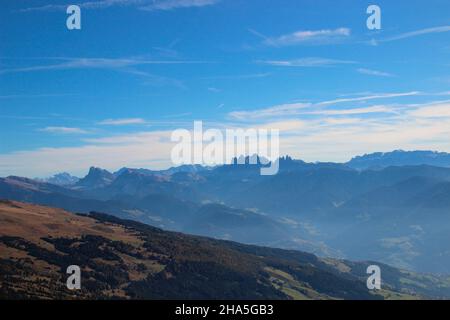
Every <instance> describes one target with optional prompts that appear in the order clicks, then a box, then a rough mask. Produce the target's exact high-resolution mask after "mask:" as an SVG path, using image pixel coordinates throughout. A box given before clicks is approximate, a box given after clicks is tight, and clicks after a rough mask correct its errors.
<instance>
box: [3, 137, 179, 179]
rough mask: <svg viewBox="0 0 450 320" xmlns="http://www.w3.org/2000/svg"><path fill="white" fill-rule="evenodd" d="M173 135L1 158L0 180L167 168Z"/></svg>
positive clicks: (115, 139)
mask: <svg viewBox="0 0 450 320" xmlns="http://www.w3.org/2000/svg"><path fill="white" fill-rule="evenodd" d="M170 133H171V131H154V132H141V133H137V134H134V135H126V136H117V137H110V138H105V139H104V141H103V143H102V142H100V140H99V141H97V142H92V143H88V144H87V145H84V146H80V147H63V148H40V149H37V150H30V151H19V152H12V153H8V154H0V176H5V175H10V174H14V175H21V176H28V177H34V176H48V175H51V174H54V173H55V172H58V171H60V170H64V171H67V172H70V173H72V174H75V175H82V174H85V172H86V170H87V169H88V168H89V167H91V166H98V167H102V168H105V169H108V170H117V169H118V168H121V167H124V166H132V167H149V168H160V169H162V168H167V167H169V166H170V165H171V162H170V152H171V148H172V146H173V144H172V143H171V142H170Z"/></svg>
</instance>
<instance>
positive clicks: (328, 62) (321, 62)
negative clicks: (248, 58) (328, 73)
mask: <svg viewBox="0 0 450 320" xmlns="http://www.w3.org/2000/svg"><path fill="white" fill-rule="evenodd" d="M256 63H260V64H266V65H271V66H277V67H304V68H308V67H327V66H336V65H339V64H354V63H356V62H355V61H347V60H337V59H327V58H316V57H308V58H301V59H295V60H258V61H256Z"/></svg>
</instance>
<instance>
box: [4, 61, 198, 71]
mask: <svg viewBox="0 0 450 320" xmlns="http://www.w3.org/2000/svg"><path fill="white" fill-rule="evenodd" d="M46 60H57V61H63V62H60V63H53V64H47V65H34V66H29V67H21V68H11V69H8V68H5V69H2V70H0V74H5V73H19V72H33V71H47V70H70V69H115V70H121V71H124V72H128V73H132V74H136V75H149V74H148V73H145V72H142V71H138V70H135V69H130V68H129V67H133V66H142V65H154V64H192V63H205V61H183V60H149V59H131V58H60V57H57V58H48V59H46Z"/></svg>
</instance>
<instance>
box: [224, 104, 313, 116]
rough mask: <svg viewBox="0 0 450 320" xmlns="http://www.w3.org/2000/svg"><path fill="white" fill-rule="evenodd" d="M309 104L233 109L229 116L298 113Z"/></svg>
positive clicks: (287, 114)
mask: <svg viewBox="0 0 450 320" xmlns="http://www.w3.org/2000/svg"><path fill="white" fill-rule="evenodd" d="M309 106H311V104H309V103H292V104H283V105H277V106H273V107H270V108H265V109H258V110H254V111H233V112H230V113H229V114H228V116H229V117H230V118H232V119H235V120H254V119H260V118H272V117H280V116H289V115H296V114H298V111H299V110H300V109H304V108H307V107H309Z"/></svg>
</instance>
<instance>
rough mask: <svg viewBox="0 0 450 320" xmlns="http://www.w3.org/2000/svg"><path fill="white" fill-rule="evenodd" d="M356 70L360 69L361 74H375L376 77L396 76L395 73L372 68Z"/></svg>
mask: <svg viewBox="0 0 450 320" xmlns="http://www.w3.org/2000/svg"><path fill="white" fill-rule="evenodd" d="M356 71H358V72H359V73H361V74H365V75H369V76H375V77H394V75H393V74H392V73H388V72H383V71H378V70H372V69H365V68H359V69H357V70H356Z"/></svg>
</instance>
